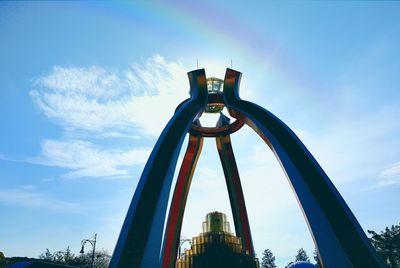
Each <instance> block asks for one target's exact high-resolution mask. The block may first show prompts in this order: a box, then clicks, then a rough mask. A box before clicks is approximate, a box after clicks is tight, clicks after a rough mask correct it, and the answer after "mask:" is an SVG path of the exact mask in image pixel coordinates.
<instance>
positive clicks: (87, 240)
mask: <svg viewBox="0 0 400 268" xmlns="http://www.w3.org/2000/svg"><path fill="white" fill-rule="evenodd" d="M96 239H97V234H95V235H94V239H83V240H82V242H81V245H82V248H81V251H80V252H79V253H82V254H83V253H85V251H84V247H85V244H86V242H89V243H90V244H91V245H92V261H91V264H90V267H91V268H94V253H95V250H96Z"/></svg>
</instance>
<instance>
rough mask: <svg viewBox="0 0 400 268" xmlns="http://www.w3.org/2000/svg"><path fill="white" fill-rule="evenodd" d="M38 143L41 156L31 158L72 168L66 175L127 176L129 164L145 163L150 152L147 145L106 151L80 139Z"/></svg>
mask: <svg viewBox="0 0 400 268" xmlns="http://www.w3.org/2000/svg"><path fill="white" fill-rule="evenodd" d="M41 146H42V152H41V155H39V156H38V157H36V158H33V159H31V160H30V161H31V162H33V163H37V164H42V165H47V166H56V167H60V168H65V169H69V170H71V171H70V172H68V173H66V174H64V175H63V176H64V177H65V178H77V177H109V178H114V177H126V176H127V175H128V174H129V172H128V167H131V166H135V165H142V164H144V163H145V162H146V160H147V158H148V156H149V154H150V150H149V149H147V148H135V149H129V150H121V149H112V150H105V149H102V148H100V147H99V146H96V145H95V144H93V143H91V142H88V141H81V140H69V141H55V140H45V141H43V142H42V145H41Z"/></svg>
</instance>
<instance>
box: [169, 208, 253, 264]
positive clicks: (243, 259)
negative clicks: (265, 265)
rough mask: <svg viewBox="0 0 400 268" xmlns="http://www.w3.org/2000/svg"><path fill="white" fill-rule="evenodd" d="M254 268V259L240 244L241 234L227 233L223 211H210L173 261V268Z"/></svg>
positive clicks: (228, 227) (226, 223) (228, 229)
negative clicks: (198, 231)
mask: <svg viewBox="0 0 400 268" xmlns="http://www.w3.org/2000/svg"><path fill="white" fill-rule="evenodd" d="M200 267H207V268H213V267H215V268H221V267H232V268H235V267H238V268H239V267H242V268H258V267H259V263H258V259H257V258H254V257H252V256H250V255H249V252H248V251H246V250H245V249H244V248H243V247H242V243H241V238H240V237H237V236H235V235H234V234H233V233H231V229H230V226H229V222H228V221H227V219H226V215H225V214H224V213H221V212H217V211H214V212H210V213H208V214H207V216H206V220H205V221H204V222H203V232H202V233H200V235H199V236H196V237H193V239H192V246H191V248H190V249H187V250H185V253H184V254H182V256H180V257H179V258H178V260H177V262H176V268H200Z"/></svg>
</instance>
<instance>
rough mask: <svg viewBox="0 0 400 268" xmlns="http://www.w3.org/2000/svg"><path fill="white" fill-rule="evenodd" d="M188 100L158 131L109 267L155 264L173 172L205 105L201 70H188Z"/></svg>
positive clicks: (204, 76) (205, 90)
mask: <svg viewBox="0 0 400 268" xmlns="http://www.w3.org/2000/svg"><path fill="white" fill-rule="evenodd" d="M188 76H189V81H190V95H191V97H190V100H188V101H187V102H185V103H184V104H182V106H181V107H180V108H179V109H178V110H177V111H176V112H175V114H174V116H173V117H172V118H171V119H170V121H169V122H168V124H167V126H166V127H165V128H164V130H163V132H162V133H161V135H160V137H159V139H158V141H157V143H156V145H155V146H154V148H153V151H152V152H151V155H150V157H149V159H148V161H147V163H146V166H145V167H144V170H143V173H142V176H141V177H140V180H139V183H138V186H137V188H136V191H135V194H134V196H133V199H132V202H131V204H130V206H129V209H128V213H127V215H126V218H125V221H124V224H123V226H122V229H121V233H120V235H119V238H118V241H117V245H116V247H115V250H114V253H113V256H112V258H111V263H110V266H109V267H110V268H130V267H132V268H133V267H159V266H160V259H159V256H160V252H161V250H160V249H161V241H162V233H163V228H164V222H165V214H166V207H167V204H168V198H169V193H170V187H171V182H172V177H173V173H174V170H175V166H176V162H177V158H178V155H179V151H180V148H181V146H182V142H183V139H184V137H185V134H186V133H187V132H188V130H189V127H190V126H191V125H192V122H193V120H194V119H195V117H196V116H197V115H198V114H199V113H200V112H201V111H202V110H203V109H204V107H205V106H206V104H207V82H206V75H205V71H204V69H200V70H195V71H192V72H190V73H188Z"/></svg>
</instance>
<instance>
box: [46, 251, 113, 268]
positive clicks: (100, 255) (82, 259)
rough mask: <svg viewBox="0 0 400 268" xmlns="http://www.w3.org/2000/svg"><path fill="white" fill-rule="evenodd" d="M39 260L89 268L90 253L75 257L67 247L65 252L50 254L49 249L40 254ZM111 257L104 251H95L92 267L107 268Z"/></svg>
mask: <svg viewBox="0 0 400 268" xmlns="http://www.w3.org/2000/svg"><path fill="white" fill-rule="evenodd" d="M39 259H41V260H45V261H49V262H55V263H59V264H63V265H71V266H77V267H83V268H86V267H90V265H91V262H92V252H87V253H85V254H80V255H79V256H75V255H74V254H73V253H71V250H70V249H69V247H67V248H66V250H65V251H56V252H53V253H51V252H50V251H49V249H46V251H45V252H44V253H42V254H40V256H39ZM110 259H111V256H110V254H108V252H107V251H106V250H100V251H96V252H95V254H94V262H93V266H94V267H95V268H107V267H108V264H109V263H110Z"/></svg>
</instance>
